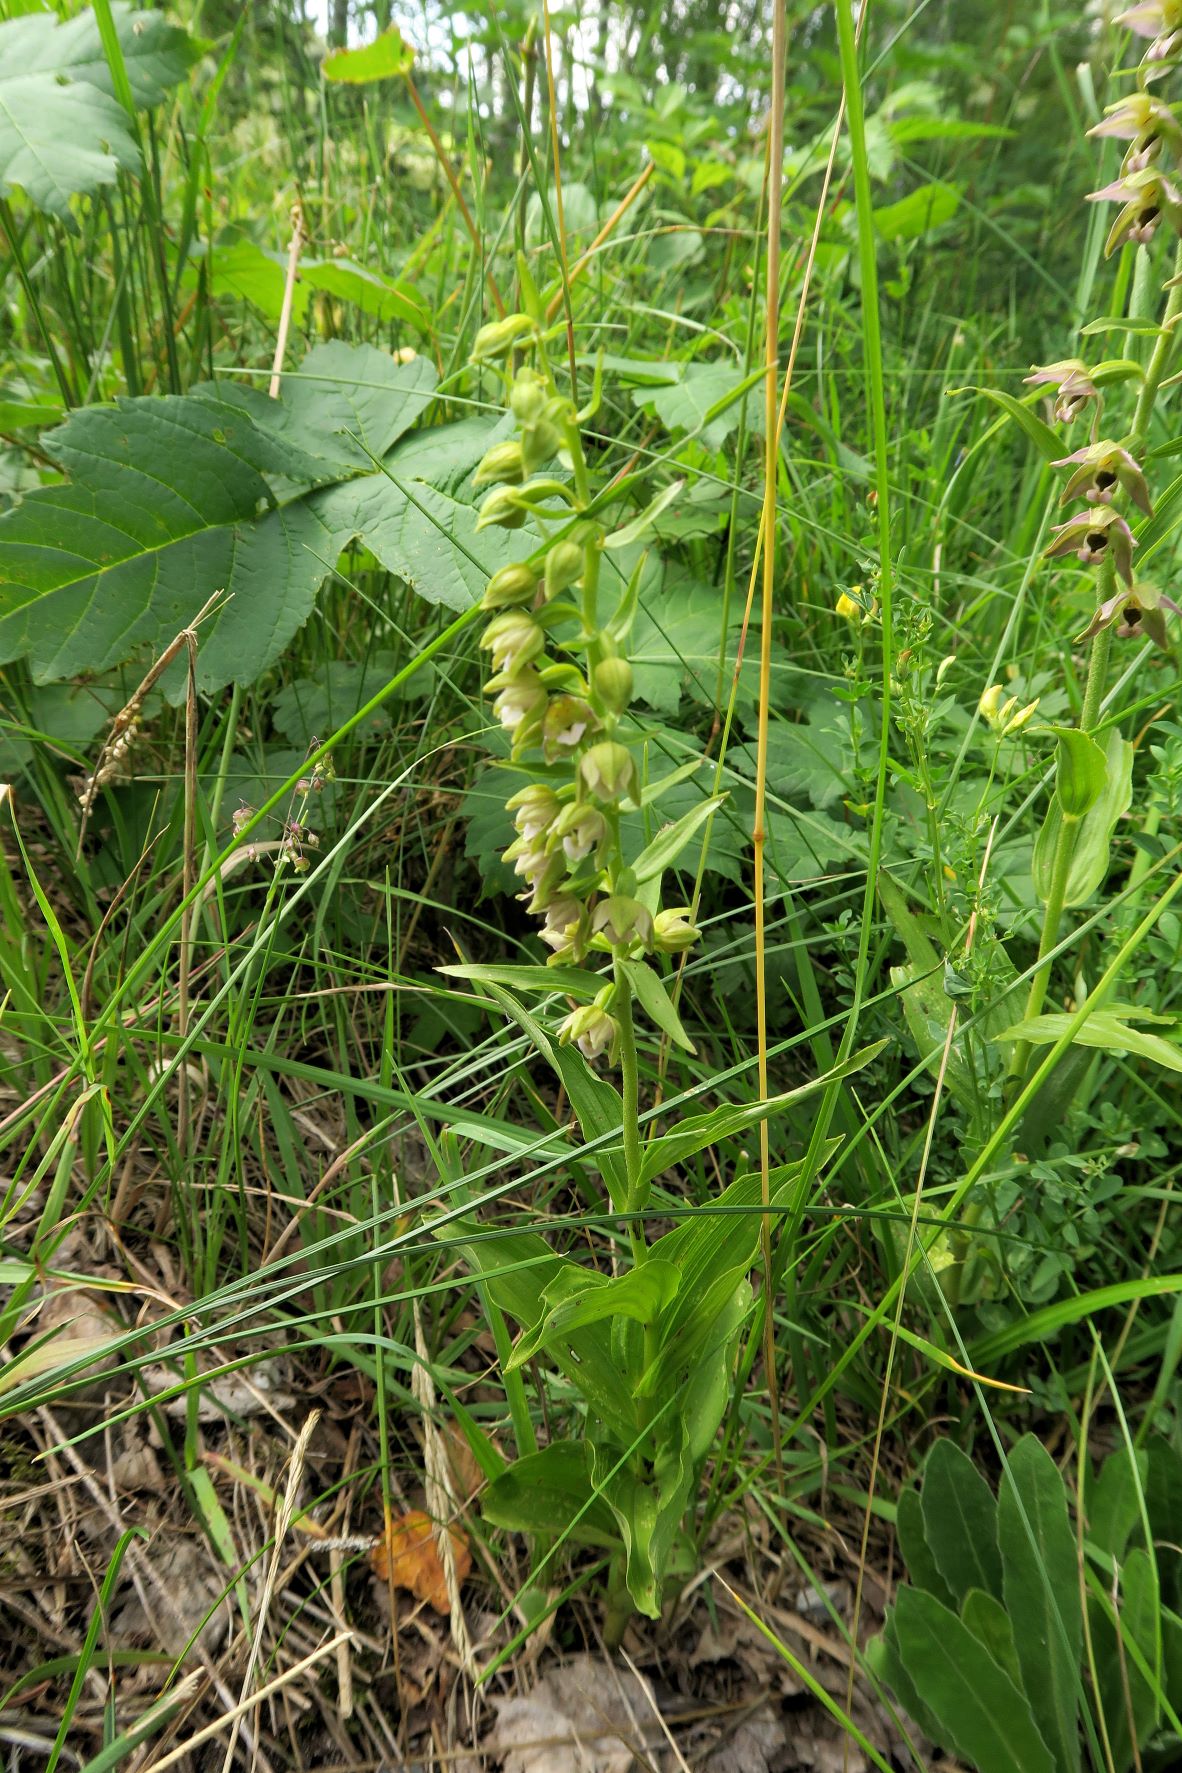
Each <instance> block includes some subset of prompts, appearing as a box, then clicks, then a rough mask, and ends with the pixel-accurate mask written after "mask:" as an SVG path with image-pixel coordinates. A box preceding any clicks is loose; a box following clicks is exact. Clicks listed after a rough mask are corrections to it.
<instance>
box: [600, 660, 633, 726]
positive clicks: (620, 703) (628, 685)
mask: <svg viewBox="0 0 1182 1773" xmlns="http://www.w3.org/2000/svg"><path fill="white" fill-rule="evenodd" d="M591 681H592V683H593V684H594V686H595V694H596V695H597V696H598V697H599V699H600V701H601V702H602V703H603V705H604V707H605V708H610V709H611V712H612V713H613V714H622V713H623V712H624V709H625V708H626V707H627V706H628V704H629V702H630V701H631V700H632V667H631V665H630V664H629V663H628V661H627V659H620V658H616V659H600V661H599V663H598V665H596V667H595V670H594V672H593V673H592V676H591Z"/></svg>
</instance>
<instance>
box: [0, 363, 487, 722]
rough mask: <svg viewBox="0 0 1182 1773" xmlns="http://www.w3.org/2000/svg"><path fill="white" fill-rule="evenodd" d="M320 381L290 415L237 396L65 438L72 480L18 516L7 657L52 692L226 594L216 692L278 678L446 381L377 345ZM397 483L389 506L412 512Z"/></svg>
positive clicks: (410, 569)
mask: <svg viewBox="0 0 1182 1773" xmlns="http://www.w3.org/2000/svg"><path fill="white" fill-rule="evenodd" d="M304 372H305V377H306V379H303V380H301V378H299V377H293V378H292V379H291V380H290V382H288V383H285V386H284V389H283V395H282V398H281V399H280V400H276V401H269V400H267V399H266V398H265V396H261V395H258V394H256V393H255V392H254V391H252V390H250V389H247V388H243V387H239V386H237V385H235V384H219V385H218V386H216V387H207V388H199V389H196V390H194V392H193V393H191V394H188V395H184V396H164V397H162V396H154V397H150V398H143V399H134V400H126V399H125V400H120V401H119V402H117V404H116V405H115V406H113V407H90V408H86V409H84V410H82V411H79V412H77V413H74V414H72V415H71V417H70V418H69V419H68V420H67V422H66V424H65V425H63V426H62V427H61V429H60V430H58V431H56V432H53V433H51V434H50V436H49V437H48V438H47V439H45V440H44V446H45V447H46V448H47V449H48V450H49V451H50V452H51V453H52V454H53V455H54V456H55V457H56V458H57V459H58V460H59V461H60V462H61V464H62V466H63V468H65V469H66V471H67V472H68V473H69V475H70V482H69V484H68V485H65V486H54V487H48V488H45V489H44V490H39V491H37V492H33V493H30V494H28V495H27V496H26V497H25V498H24V499H23V500H22V501H21V503H20V504H19V505H18V506H16V507H15V509H13V510H11V511H8V512H6V513H5V514H4V515H3V517H0V659H11V658H17V657H21V656H27V657H28V658H29V662H30V666H31V669H32V671H33V675H34V677H35V678H36V679H37V680H38V681H40V682H45V681H48V680H52V679H61V678H64V677H70V676H74V675H77V674H78V673H79V672H81V671H94V670H100V671H101V670H103V669H105V668H106V667H107V666H109V665H112V664H118V663H120V662H122V661H123V660H125V659H127V658H129V657H130V656H131V655H132V654H133V653H135V652H136V651H147V650H151V651H159V650H161V649H162V648H163V647H164V646H166V645H167V644H168V642H169V641H171V640H172V638H173V637H174V636H175V635H176V633H177V632H178V630H179V629H181V628H183V627H184V626H186V625H187V623H189V622H190V621H191V620H192V619H193V617H194V616H195V615H196V614H197V611H198V609H199V608H200V607H201V605H202V604H203V603H204V602H205V601H206V599H207V598H208V597H209V596H210V594H211V593H212V592H214V591H217V590H219V589H221V590H224V592H225V593H226V599H227V601H226V603H225V605H224V607H223V608H222V609H221V611H220V612H219V613H218V614H217V615H216V617H214V618H212V619H211V620H210V621H209V622H208V623H207V624H206V625H204V626H203V628H202V631H201V636H200V642H199V647H198V666H197V677H198V684H199V686H200V687H201V688H202V689H203V690H214V689H219V688H221V687H222V686H223V685H224V684H226V683H228V682H238V683H248V682H251V681H253V679H254V678H256V677H257V676H258V675H259V674H260V673H261V672H262V671H263V670H265V669H266V667H267V666H268V665H270V664H271V663H272V662H273V661H274V660H275V659H276V658H277V657H278V656H279V654H280V652H281V651H282V650H283V648H284V646H285V645H286V644H287V642H288V641H289V640H290V638H291V636H292V635H293V634H294V633H295V632H296V630H297V629H298V628H299V626H300V625H301V624H302V623H303V622H304V621H305V620H306V618H307V616H308V614H309V612H310V610H311V608H312V602H313V599H314V598H315V595H316V592H317V590H318V589H319V587H320V585H321V584H322V583H323V581H324V579H325V577H326V575H327V574H328V573H329V572H330V571H331V570H332V569H333V567H334V566H335V564H336V560H337V557H338V555H339V553H340V551H341V549H342V548H343V547H344V545H345V543H346V542H347V541H348V540H349V538H350V536H351V535H354V534H357V533H359V532H360V531H361V530H362V528H363V526H364V522H365V517H364V515H363V513H362V510H361V507H362V506H364V505H365V504H366V499H365V496H364V495H365V493H366V490H367V489H368V488H370V486H371V485H372V483H373V481H374V480H375V478H376V474H375V472H374V470H373V466H372V462H371V461H370V459H369V457H367V456H366V454H365V449H364V447H363V445H368V446H369V447H371V448H374V449H375V453H379V452H381V451H386V450H388V449H389V448H390V445H391V444H392V443H393V442H394V441H395V439H396V438H397V437H398V436H399V435H400V434H401V432H402V431H404V430H406V429H407V427H408V426H409V425H410V424H411V423H413V421H414V419H415V418H417V417H418V415H419V414H420V413H421V412H422V410H423V407H424V406H425V404H426V403H427V402H428V401H429V400H430V398H431V396H432V392H433V389H434V384H435V372H434V370H433V369H432V367H431V366H430V364H428V363H426V362H425V360H416V362H415V363H414V364H408V365H400V364H396V363H394V362H393V361H392V360H391V359H390V357H389V356H388V355H387V354H386V353H384V352H380V351H377V350H375V349H374V348H372V347H370V346H352V347H350V346H341V345H331V346H326V347H323V348H322V349H321V350H319V351H315V352H313V353H312V354H311V356H310V357H309V358H308V359H307V360H306V362H305V365H304ZM355 439H360V440H361V442H360V443H359V442H357V441H355ZM375 446H376V447H375ZM363 468H364V469H365V470H368V471H367V472H363V471H362V470H363ZM381 479H382V484H381V487H380V488H379V489H378V497H377V498H376V499H375V500H374V501H373V503H374V504H376V505H377V506H378V508H379V509H381V510H383V511H386V510H388V508H389V506H390V505H391V503H395V504H405V502H406V501H405V499H400V498H399V496H398V495H397V494H392V493H391V492H390V491H389V483H388V482H387V481H386V479H385V477H384V476H382V477H381ZM332 481H337V482H341V484H338V485H336V486H333V485H327V486H325V485H324V484H323V483H324V482H332ZM309 486H312V487H314V488H316V489H317V490H313V491H311V492H309V491H308V490H307V489H308V487H309ZM337 495H340V497H339V498H338V497H337ZM444 552H445V550H444V549H443V548H442V547H441V546H440V544H439V538H438V536H437V535H435V534H434V533H433V534H432V536H431V538H430V542H429V544H422V545H421V546H420V550H419V552H418V553H417V554H415V556H414V559H413V560H403V561H402V564H403V565H404V566H405V567H406V569H407V571H406V576H407V577H408V578H409V577H410V576H411V575H412V574H413V575H414V576H415V577H416V578H418V577H420V576H421V577H428V576H429V574H430V570H431V568H432V566H433V565H434V562H435V559H436V557H437V556H439V555H441V554H443V553H444ZM446 552H447V553H448V554H449V556H450V550H447V551H446ZM449 570H450V571H451V572H453V573H454V572H455V568H454V566H452V565H451V563H450V559H449ZM473 576H474V577H475V576H476V575H473ZM182 683H183V678H182V677H181V676H179V675H178V678H177V689H176V693H178V694H180V693H183V690H182V689H181V688H180V687H179V686H180V685H181V684H182Z"/></svg>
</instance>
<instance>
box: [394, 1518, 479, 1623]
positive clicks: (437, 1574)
mask: <svg viewBox="0 0 1182 1773" xmlns="http://www.w3.org/2000/svg"><path fill="white" fill-rule="evenodd" d="M446 1531H447V1532H448V1533H449V1534H450V1535H451V1545H452V1554H453V1556H454V1558H455V1565H456V1580H457V1581H458V1582H463V1580H464V1578H465V1576H467V1574H468V1572H469V1571H470V1570H471V1568H472V1553H471V1552H470V1551H469V1550H468V1542H467V1540H466V1539H465V1538H464V1536H463V1534H462V1533H461V1532H460V1531H459V1529H458V1528H457V1527H448V1528H447V1529H446ZM369 1561H370V1564H371V1565H372V1567H373V1573H374V1575H375V1576H376V1577H377V1578H378V1579H379V1581H381V1582H392V1583H393V1584H394V1586H395V1588H409V1589H410V1592H411V1593H412V1594H413V1595H415V1596H416V1598H417V1599H418V1600H420V1601H426V1602H427V1604H428V1606H431V1607H434V1609H435V1611H436V1612H437V1613H446V1612H448V1611H449V1607H448V1599H447V1582H446V1580H445V1578H444V1574H443V1565H442V1563H441V1562H440V1558H439V1548H438V1546H437V1545H436V1543H435V1528H434V1526H433V1524H432V1522H431V1518H430V1516H429V1515H425V1514H424V1513H423V1512H422V1510H421V1509H418V1508H412V1509H411V1510H410V1511H409V1512H408V1513H407V1514H401V1515H399V1516H398V1517H397V1519H395V1520H393V1521H391V1522H390V1531H389V1533H388V1534H387V1536H386V1537H385V1538H384V1539H379V1540H378V1543H377V1544H376V1545H375V1546H374V1548H373V1550H372V1551H371V1552H370V1554H369Z"/></svg>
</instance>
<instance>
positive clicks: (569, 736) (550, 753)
mask: <svg viewBox="0 0 1182 1773" xmlns="http://www.w3.org/2000/svg"><path fill="white" fill-rule="evenodd" d="M597 724H598V723H597V721H596V719H595V711H594V709H593V708H592V707H591V706H590V704H589V703H587V702H585V701H584V700H583V698H582V696H570V695H563V696H555V697H554V698H553V700H552V701H551V703H550V706H549V707H548V708H547V710H546V718H545V721H544V722H543V726H542V735H543V743H544V746H545V752H546V756H547V758H548V760H549V761H550V762H551V763H553V762H554V761H555V760H556V759H557V758H559V757H569V756H570V755H571V754H572V753H573V752H574V751H575V749H576V748H577V747H578V746H579V745H581V744H582V742H583V740H584V739H585V738H586V737H587V734H588V733H591V732H594V730H595V727H596V725H597Z"/></svg>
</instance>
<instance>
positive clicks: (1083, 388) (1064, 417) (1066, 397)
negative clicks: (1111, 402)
mask: <svg viewBox="0 0 1182 1773" xmlns="http://www.w3.org/2000/svg"><path fill="white" fill-rule="evenodd" d="M1023 380H1024V382H1025V383H1026V385H1027V387H1031V388H1040V387H1043V386H1046V385H1048V384H1049V385H1052V386H1053V387H1054V389H1055V417H1056V418H1057V419H1058V420H1059V421H1060V423H1061V424H1065V425H1069V424H1070V423H1071V421H1072V419H1073V418H1075V416H1076V414H1077V413H1079V412H1082V410H1083V408H1084V407H1085V406H1086V405H1087V403H1088V401H1089V400H1098V399H1099V398H1100V390H1099V389H1098V388H1097V386H1096V384H1095V382H1093V380H1092V375H1091V371H1090V370H1089V369H1088V366H1087V364H1086V363H1085V362H1084V361H1083V359H1082V358H1080V357H1065V358H1063V359H1062V361H1061V362H1059V363H1048V364H1046V365H1045V366H1044V367H1043V368H1041V369H1034V370H1032V371H1031V373H1030V374H1029V375H1028V376H1024V377H1023Z"/></svg>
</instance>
